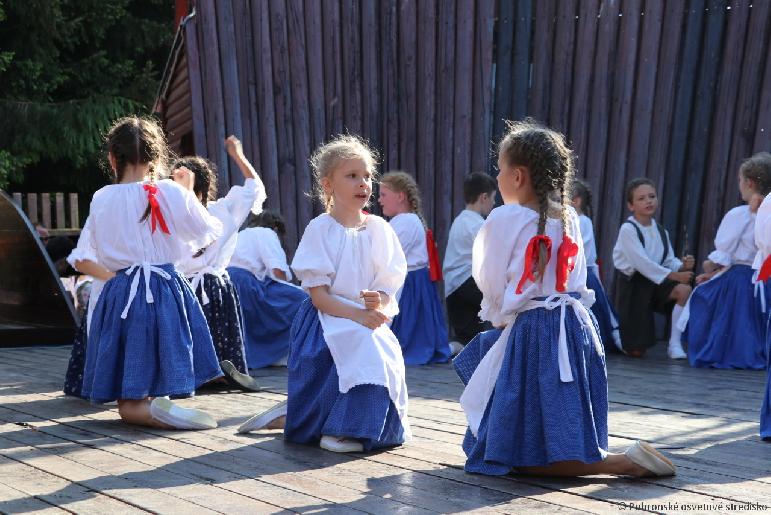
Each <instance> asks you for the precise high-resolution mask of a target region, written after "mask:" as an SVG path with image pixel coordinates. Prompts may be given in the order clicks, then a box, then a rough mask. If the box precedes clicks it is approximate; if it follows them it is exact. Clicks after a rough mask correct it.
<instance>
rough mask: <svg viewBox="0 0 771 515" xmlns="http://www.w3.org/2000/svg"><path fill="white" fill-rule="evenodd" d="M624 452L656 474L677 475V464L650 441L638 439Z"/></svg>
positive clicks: (637, 463) (661, 475)
mask: <svg viewBox="0 0 771 515" xmlns="http://www.w3.org/2000/svg"><path fill="white" fill-rule="evenodd" d="M624 454H626V457H627V458H629V459H630V460H631V461H632V462H633V463H634V464H635V465H639V466H641V467H642V468H644V469H646V470H649V471H650V472H651V474H653V475H654V476H659V477H664V476H674V475H675V465H674V464H673V463H672V462H671V461H669V459H667V458H666V457H665V456H664V455H663V454H661V453H660V452H659V451H657V450H656V449H655V448H654V447H653V446H652V445H651V444H649V443H648V442H644V441H642V440H637V441H636V442H635V443H634V445H633V446H631V447H630V448H629V449H627V450H626V452H625V453H624Z"/></svg>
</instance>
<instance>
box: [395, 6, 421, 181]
mask: <svg viewBox="0 0 771 515" xmlns="http://www.w3.org/2000/svg"><path fill="white" fill-rule="evenodd" d="M417 18H418V13H417V5H416V1H415V0H402V1H401V2H399V68H398V74H397V76H398V77H399V83H398V85H397V87H398V98H399V129H398V130H399V168H400V169H402V170H404V171H406V172H408V173H410V174H412V175H413V176H414V175H415V173H416V170H417V155H416V151H417V140H418V124H417V119H416V118H417V117H416V116H410V115H409V114H408V113H417V110H418V109H417V106H418V92H417V87H418V78H417V74H418V71H417V52H418V36H417V21H418V20H417Z"/></svg>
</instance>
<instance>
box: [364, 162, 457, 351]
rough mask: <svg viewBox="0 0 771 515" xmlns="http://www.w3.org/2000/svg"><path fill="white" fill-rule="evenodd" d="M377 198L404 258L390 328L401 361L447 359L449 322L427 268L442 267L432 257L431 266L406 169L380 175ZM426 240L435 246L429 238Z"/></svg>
mask: <svg viewBox="0 0 771 515" xmlns="http://www.w3.org/2000/svg"><path fill="white" fill-rule="evenodd" d="M378 201H379V203H380V205H381V206H382V208H383V214H384V215H385V216H388V217H390V218H391V219H390V220H389V223H390V224H391V227H392V228H393V230H394V231H395V232H396V236H398V237H399V242H400V243H401V245H402V250H404V254H405V256H406V257H407V270H408V272H407V279H406V280H405V281H404V288H402V289H401V290H400V291H399V293H397V301H398V302H399V315H397V316H396V317H394V320H393V323H392V324H391V331H393V333H394V334H395V335H396V337H397V338H398V339H399V344H400V345H401V346H402V354H403V355H404V363H405V364H407V365H425V364H427V363H445V362H446V361H447V360H449V359H450V344H449V340H448V338H447V322H446V321H445V319H444V315H443V314H442V304H441V303H440V302H439V294H438V292H437V291H436V286H435V285H434V283H433V280H432V277H431V275H432V273H431V272H435V271H436V272H440V270H439V261H438V259H435V260H434V261H433V263H431V265H430V268H431V270H430V271H429V246H428V245H427V244H426V239H427V238H426V236H427V232H426V227H425V222H424V220H423V216H422V214H421V205H420V204H421V202H420V192H419V191H418V185H417V184H416V183H415V179H413V178H412V176H411V175H409V174H406V173H404V172H389V173H387V174H385V175H384V176H383V178H382V179H381V180H380V197H379V198H378ZM429 245H431V250H435V247H434V242H433V238H432V239H431V241H430V244H429ZM434 255H436V254H434ZM437 280H438V279H437Z"/></svg>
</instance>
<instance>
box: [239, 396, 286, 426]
mask: <svg viewBox="0 0 771 515" xmlns="http://www.w3.org/2000/svg"><path fill="white" fill-rule="evenodd" d="M286 406H287V403H286V401H281V402H279V403H278V404H276V405H275V406H273V407H272V408H269V409H267V410H265V411H263V412H262V413H258V414H256V415H254V416H253V417H251V418H250V419H249V420H247V421H246V422H244V423H243V424H241V425H240V426H239V427H238V432H239V433H248V432H249V431H256V430H258V429H265V428H267V429H279V428H277V427H276V428H271V427H268V426H269V425H270V424H271V422H273V421H275V420H276V419H279V418H281V417H285V416H286Z"/></svg>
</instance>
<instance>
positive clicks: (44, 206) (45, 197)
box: [19, 193, 52, 229]
mask: <svg viewBox="0 0 771 515" xmlns="http://www.w3.org/2000/svg"><path fill="white" fill-rule="evenodd" d="M40 204H41V206H40V207H41V211H42V223H43V226H44V227H46V228H49V229H50V228H52V227H51V194H50V193H41V194H40ZM19 206H21V194H19Z"/></svg>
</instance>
